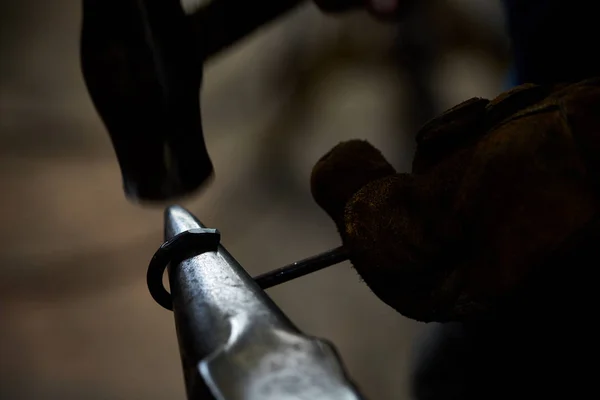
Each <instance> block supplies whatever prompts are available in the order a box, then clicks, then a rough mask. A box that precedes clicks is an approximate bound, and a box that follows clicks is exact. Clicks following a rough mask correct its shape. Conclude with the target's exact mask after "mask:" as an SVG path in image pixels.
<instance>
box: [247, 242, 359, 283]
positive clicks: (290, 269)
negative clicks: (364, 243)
mask: <svg viewBox="0 0 600 400" xmlns="http://www.w3.org/2000/svg"><path fill="white" fill-rule="evenodd" d="M348 258H349V253H348V251H347V250H346V249H345V248H344V247H343V246H340V247H336V248H335V249H332V250H329V251H326V252H324V253H321V254H318V255H316V256H312V257H309V258H305V259H304V260H300V261H296V262H295V263H293V264H289V265H286V266H285V267H281V268H278V269H275V270H273V271H269V272H265V273H264V274H261V275H258V276H256V277H255V278H254V281H255V282H256V283H257V284H258V286H260V288H261V289H268V288H270V287H273V286H277V285H281V284H282V283H285V282H289V281H291V280H292V279H296V278H300V277H301V276H304V275H308V274H310V273H313V272H316V271H319V270H321V269H324V268H327V267H330V266H332V265H335V264H338V263H341V262H344V261H346V260H348Z"/></svg>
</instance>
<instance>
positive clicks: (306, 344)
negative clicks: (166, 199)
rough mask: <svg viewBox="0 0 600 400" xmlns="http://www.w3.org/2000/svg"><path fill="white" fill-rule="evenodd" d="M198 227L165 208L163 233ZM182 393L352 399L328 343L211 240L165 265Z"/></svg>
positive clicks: (232, 398)
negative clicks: (205, 248) (206, 247)
mask: <svg viewBox="0 0 600 400" xmlns="http://www.w3.org/2000/svg"><path fill="white" fill-rule="evenodd" d="M198 228H204V226H203V225H202V224H201V223H200V222H199V221H198V220H197V219H196V218H194V216H192V215H191V214H190V213H189V212H187V211H186V210H185V209H183V208H181V207H177V206H174V207H170V208H168V209H167V210H166V212H165V240H167V241H168V240H170V239H171V238H173V237H174V236H175V235H177V234H179V233H182V232H185V231H188V230H190V229H198ZM169 282H170V286H171V294H172V299H173V312H174V316H175V324H176V328H177V336H178V341H179V347H180V352H181V359H182V364H183V369H184V375H185V382H186V390H187V394H188V398H189V399H206V398H212V399H216V400H242V399H243V400H292V399H294V400H297V399H311V400H313V399H314V400H358V399H362V396H361V395H360V394H359V392H358V390H357V389H356V388H355V386H354V385H353V384H352V382H351V380H350V378H349V377H348V375H347V373H346V371H345V368H344V367H343V364H342V362H341V360H340V359H339V357H338V355H337V352H336V350H335V348H334V347H333V346H332V345H331V344H329V343H328V342H326V341H324V340H320V339H316V338H314V337H310V336H306V335H304V334H303V333H301V332H300V331H299V330H298V328H296V327H295V326H294V324H293V323H292V322H291V321H290V320H289V319H288V318H287V317H286V316H285V314H283V312H282V311H281V310H280V309H279V308H278V307H277V306H276V305H275V303H274V302H273V301H272V300H271V299H270V298H269V296H267V295H266V294H265V292H264V291H263V290H262V289H261V288H260V287H259V286H258V284H257V283H256V282H255V281H254V280H253V279H252V277H251V276H250V275H248V273H247V272H246V271H245V270H244V269H243V268H242V267H241V266H240V264H239V263H238V262H237V261H236V260H235V259H234V258H233V257H232V256H231V255H230V254H229V253H228V252H227V250H226V249H225V248H224V247H223V246H222V245H219V247H218V250H217V251H209V252H206V253H203V254H201V255H198V256H194V257H190V258H188V259H185V260H183V261H181V262H179V263H176V262H174V263H171V264H170V266H169Z"/></svg>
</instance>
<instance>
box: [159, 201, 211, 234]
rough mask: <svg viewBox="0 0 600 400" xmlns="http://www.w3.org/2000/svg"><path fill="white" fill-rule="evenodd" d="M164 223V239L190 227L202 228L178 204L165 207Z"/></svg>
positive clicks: (198, 222)
mask: <svg viewBox="0 0 600 400" xmlns="http://www.w3.org/2000/svg"><path fill="white" fill-rule="evenodd" d="M164 223H165V239H166V240H169V239H170V238H172V237H173V236H175V235H177V234H179V233H181V232H185V231H187V230H190V229H197V228H204V226H203V225H202V224H201V223H200V221H198V219H196V217H194V215H192V213H190V212H189V211H188V210H186V209H185V208H183V207H181V206H178V205H172V206H169V207H167V208H166V209H165V214H164Z"/></svg>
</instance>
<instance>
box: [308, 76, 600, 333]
mask: <svg viewBox="0 0 600 400" xmlns="http://www.w3.org/2000/svg"><path fill="white" fill-rule="evenodd" d="M416 139H417V146H418V147H417V150H416V154H415V157H414V162H413V170H412V173H410V174H407V173H400V174H398V173H396V171H395V170H394V168H393V167H392V166H391V165H390V164H389V163H388V162H387V161H386V160H385V159H384V157H383V156H382V154H381V153H380V152H379V151H378V150H376V149H375V148H373V147H372V146H371V145H370V144H369V143H367V142H364V141H359V140H355V141H349V142H344V143H340V144H339V145H338V146H336V147H335V148H334V149H333V150H331V151H330V152H329V153H327V154H326V155H325V156H324V157H323V158H322V159H321V160H319V161H318V163H317V164H316V165H315V167H314V170H313V173H312V178H311V187H312V193H313V197H314V199H315V200H316V202H317V203H318V204H319V205H320V206H321V207H322V208H323V209H324V210H325V211H326V212H327V213H328V215H329V216H330V217H331V218H332V219H333V221H334V222H335V223H336V225H337V228H338V230H339V232H340V235H341V237H342V240H343V243H344V245H345V246H346V247H347V248H348V249H349V250H350V251H351V253H352V256H351V262H352V264H353V266H354V267H355V269H356V270H357V271H358V273H359V274H360V276H361V277H362V278H363V279H364V281H365V282H366V284H367V285H368V286H369V287H370V288H371V290H372V291H373V292H374V293H375V294H376V295H377V296H378V297H379V298H380V299H381V300H383V301H384V302H385V303H387V304H388V305H390V306H391V307H393V308H395V309H396V310H397V311H398V312H400V313H401V314H403V315H405V316H407V317H409V318H412V319H416V320H419V321H440V322H444V321H450V320H463V321H464V320H469V319H471V318H479V317H481V316H482V315H485V314H486V313H490V312H491V310H493V309H495V307H497V306H498V305H499V304H501V303H502V302H503V301H505V299H507V298H510V296H511V295H512V293H513V292H515V291H516V290H520V288H522V287H523V285H526V284H527V282H532V281H535V279H536V277H537V276H541V275H540V274H542V275H543V274H544V273H545V270H544V268H545V267H544V266H545V265H547V263H548V261H549V260H551V259H552V257H553V254H555V252H556V251H558V250H559V249H561V248H562V247H564V246H566V243H568V239H569V238H570V237H572V236H573V235H574V234H576V233H577V232H578V231H580V230H581V229H583V228H584V227H586V226H587V227H589V226H590V224H591V221H595V218H596V215H597V214H598V211H599V210H600V200H599V199H600V189H599V188H600V80H599V79H595V80H590V81H587V82H582V83H579V84H575V85H570V86H566V85H562V86H554V87H542V86H534V85H523V86H520V87H517V88H515V89H513V90H511V91H509V92H506V93H504V94H502V95H500V96H498V97H497V98H496V99H494V100H492V101H488V100H485V99H480V98H474V99H471V100H468V101H466V102H464V103H462V104H460V105H458V106H456V107H454V108H452V109H450V110H449V111H447V112H446V113H444V114H443V115H441V116H440V117H438V118H435V119H434V120H432V121H431V122H429V123H428V124H426V126H424V127H423V128H422V129H421V130H420V132H418V134H417V136H416ZM595 226H596V227H598V225H595ZM594 229H595V228H594ZM594 229H592V231H590V232H591V233H587V235H588V237H589V235H593V236H594V237H596V238H600V229H595V230H594ZM588 247H589V246H588ZM596 259H597V258H596ZM592 265H593V264H592ZM569 268H570V266H569ZM567 272H568V271H567ZM582 279H585V277H582Z"/></svg>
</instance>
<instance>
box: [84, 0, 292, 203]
mask: <svg viewBox="0 0 600 400" xmlns="http://www.w3.org/2000/svg"><path fill="white" fill-rule="evenodd" d="M299 2H300V0H285V1H273V0H265V1H264V2H260V3H258V5H256V4H254V3H251V4H250V3H246V2H244V1H240V0H218V1H213V2H211V3H210V4H209V5H208V6H206V7H204V8H201V9H200V10H198V11H197V12H195V13H194V14H192V15H190V16H186V15H185V13H184V11H183V9H182V8H181V5H180V2H179V1H177V0H168V1H157V0H144V1H132V0H126V1H122V0H118V1H117V0H84V1H83V25H82V33H81V66H82V71H83V75H84V78H85V81H86V84H87V88H88V91H89V93H90V95H91V97H92V100H93V102H94V105H95V107H96V109H97V111H98V113H99V114H100V116H101V118H102V120H103V121H104V124H105V125H106V128H107V129H108V132H109V134H110V136H111V140H112V143H113V146H114V148H115V152H116V154H117V158H118V160H119V164H120V167H121V173H122V175H123V186H124V190H125V194H126V196H127V197H128V199H130V200H132V201H164V200H169V199H174V198H179V197H182V196H186V195H190V194H192V193H193V192H195V191H196V190H197V189H198V188H199V187H200V186H201V185H202V184H203V183H204V182H206V181H207V180H208V179H209V178H210V177H211V176H212V175H213V166H212V162H211V161H210V157H209V155H208V152H207V150H206V146H205V143H204V137H203V133H202V122H201V114H200V105H199V93H198V91H199V88H200V85H201V83H202V64H203V62H204V60H205V59H206V57H207V56H210V55H213V54H215V53H217V52H218V51H219V50H221V49H223V48H224V47H226V46H229V45H231V44H232V43H233V42H235V41H236V40H238V39H240V38H241V37H244V36H245V35H247V34H249V33H250V32H252V31H253V30H255V29H256V28H257V27H259V26H261V25H263V24H265V23H266V22H268V21H270V20H271V19H273V18H275V17H277V16H279V15H281V14H282V13H283V12H284V11H287V10H290V9H291V8H293V7H294V6H295V5H297V4H299Z"/></svg>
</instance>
